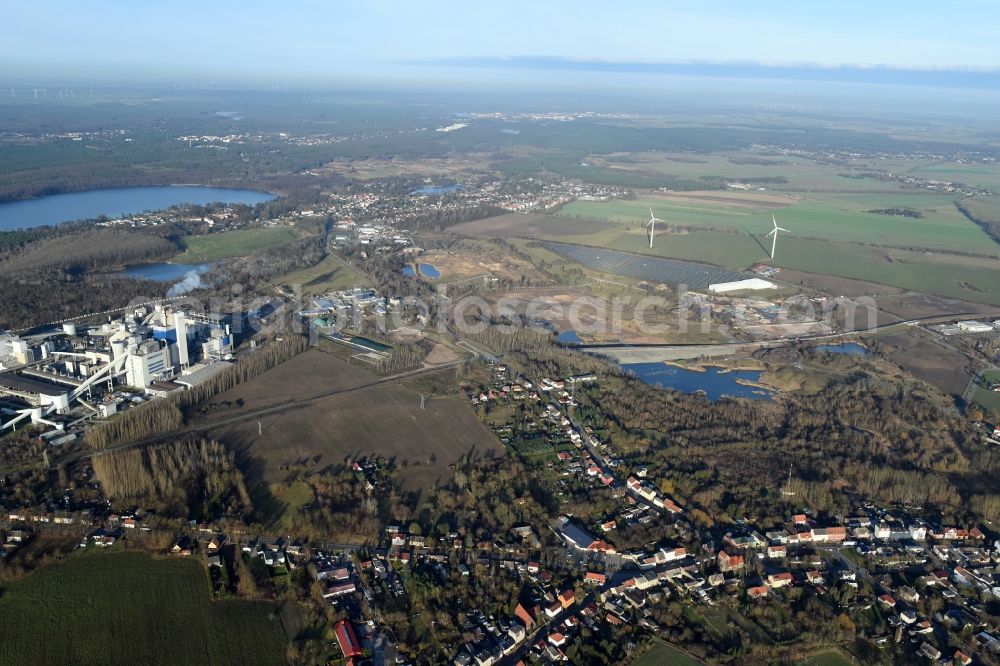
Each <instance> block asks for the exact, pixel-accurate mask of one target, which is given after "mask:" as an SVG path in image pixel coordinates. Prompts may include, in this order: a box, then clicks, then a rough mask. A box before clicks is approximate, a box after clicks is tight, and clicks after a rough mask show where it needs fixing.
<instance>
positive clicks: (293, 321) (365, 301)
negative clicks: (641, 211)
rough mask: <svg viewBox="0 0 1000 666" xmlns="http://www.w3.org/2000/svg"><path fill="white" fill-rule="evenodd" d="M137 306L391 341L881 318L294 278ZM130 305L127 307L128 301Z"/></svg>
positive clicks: (817, 304) (829, 304) (706, 300)
mask: <svg viewBox="0 0 1000 666" xmlns="http://www.w3.org/2000/svg"><path fill="white" fill-rule="evenodd" d="M136 300H137V302H136V303H135V304H134V309H135V310H136V311H137V312H141V313H144V312H148V311H149V309H150V308H151V307H160V308H169V309H171V310H173V311H176V312H186V313H188V315H189V316H190V317H193V318H194V319H196V320H197V321H201V322H208V323H212V322H215V323H217V324H219V325H221V326H226V327H228V330H230V331H231V333H232V334H234V335H235V336H236V337H237V338H240V337H247V336H253V335H260V334H265V335H266V334H271V335H280V334H282V333H286V332H294V333H297V334H302V335H309V337H310V338H311V339H312V340H313V341H314V342H315V341H317V340H318V338H319V337H320V336H323V335H325V336H336V335H339V334H341V333H343V332H345V331H352V332H355V333H360V334H364V332H366V331H367V332H373V333H376V334H378V335H379V336H384V337H386V338H391V337H392V336H393V335H395V334H400V333H406V334H411V333H426V332H428V331H435V332H437V333H439V334H449V333H451V334H455V335H459V336H461V335H472V336H475V335H479V334H482V333H484V332H485V331H487V330H490V331H492V332H493V333H495V334H501V335H504V334H506V335H515V334H519V333H520V332H522V331H524V330H525V329H528V330H530V331H533V332H536V333H539V334H553V333H561V332H566V331H572V332H573V333H575V334H576V336H582V337H589V338H591V339H600V340H614V339H669V337H670V336H671V335H677V336H685V335H688V334H697V335H698V336H699V337H702V336H709V335H710V334H712V333H714V332H724V333H727V334H730V335H734V334H738V333H740V332H743V333H745V334H747V335H748V336H750V337H754V336H761V337H772V338H774V337H786V338H794V337H816V336H822V335H825V334H834V333H854V332H865V331H871V330H872V329H874V328H875V327H876V326H877V325H878V321H879V310H878V305H877V303H876V301H875V299H874V298H872V297H868V296H862V297H858V298H846V297H840V298H822V297H812V298H810V297H807V296H805V295H802V294H799V295H794V296H790V297H787V298H781V299H774V300H768V299H766V298H763V297H754V298H732V297H718V296H714V295H709V294H705V293H702V292H699V291H694V290H690V289H688V287H687V286H686V285H679V286H678V287H677V288H676V289H675V290H674V291H672V292H670V293H644V294H628V293H626V294H622V295H616V296H612V297H610V298H598V297H595V296H590V295H583V294H579V293H574V292H573V291H572V290H571V289H567V290H566V293H563V294H560V293H558V290H555V291H553V290H551V289H549V290H547V291H546V293H544V294H538V295H525V293H524V292H513V293H509V294H497V293H490V294H488V295H483V294H476V293H471V294H468V295H464V296H461V297H448V296H446V295H443V294H437V293H436V294H431V295H429V296H400V297H385V296H383V295H381V294H379V293H377V292H376V291H375V290H373V289H371V288H367V287H358V288H356V289H352V290H346V291H342V292H337V293H336V294H330V295H327V296H320V297H305V296H304V295H303V291H302V286H301V285H293V286H291V287H290V289H289V291H288V292H286V293H284V294H283V295H282V296H261V295H247V294H246V293H245V292H244V290H243V289H242V287H241V286H240V285H234V286H232V287H231V288H230V289H229V290H228V291H227V292H226V293H223V294H219V295H216V296H213V297H210V298H208V299H201V298H197V297H195V296H193V295H189V296H182V297H177V298H173V299H170V300H169V301H161V302H160V303H158V304H155V305H152V306H151V304H150V301H147V300H145V299H136ZM125 310H128V308H125Z"/></svg>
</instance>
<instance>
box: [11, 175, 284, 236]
mask: <svg viewBox="0 0 1000 666" xmlns="http://www.w3.org/2000/svg"><path fill="white" fill-rule="evenodd" d="M276 198H277V197H275V195H273V194H270V193H268V192H258V191H256V190H236V189H230V188H222V187H197V186H193V185H183V186H176V187H175V186H162V187H117V188H111V189H106V190H89V191H87V192H73V193H70V194H54V195H52V196H49V197H42V198H41V199H29V200H27V201H12V202H9V203H3V204H0V231H10V230H12V229H27V228H30V227H40V226H43V225H46V224H60V223H62V222H72V221H74V220H89V219H93V218H95V217H99V216H101V215H107V216H108V217H119V216H122V215H134V214H136V213H142V212H144V211H155V210H164V209H166V208H170V207H171V206H178V205H181V204H196V205H204V204H210V203H227V204H237V203H239V204H247V205H251V206H252V205H254V204H258V203H262V202H264V201H270V200H272V199H276Z"/></svg>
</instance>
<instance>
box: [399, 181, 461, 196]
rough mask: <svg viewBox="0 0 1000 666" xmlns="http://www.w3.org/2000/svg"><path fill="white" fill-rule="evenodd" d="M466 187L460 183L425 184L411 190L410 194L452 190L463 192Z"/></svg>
mask: <svg viewBox="0 0 1000 666" xmlns="http://www.w3.org/2000/svg"><path fill="white" fill-rule="evenodd" d="M464 189H465V186H464V185H459V184H458V183H455V184H454V185H425V186H423V187H418V188H417V189H415V190H413V191H411V192H410V194H451V193H452V192H461V191H462V190H464Z"/></svg>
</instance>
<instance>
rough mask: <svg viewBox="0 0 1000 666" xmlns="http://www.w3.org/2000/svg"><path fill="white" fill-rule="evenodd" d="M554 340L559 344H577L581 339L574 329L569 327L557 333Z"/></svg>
mask: <svg viewBox="0 0 1000 666" xmlns="http://www.w3.org/2000/svg"><path fill="white" fill-rule="evenodd" d="M556 342H558V343H559V344H561V345H578V344H581V343H582V342H583V340H582V339H581V338H580V336H579V335H577V333H576V331H574V330H573V329H569V330H568V331H563V332H562V333H560V334H559V335H557V336H556Z"/></svg>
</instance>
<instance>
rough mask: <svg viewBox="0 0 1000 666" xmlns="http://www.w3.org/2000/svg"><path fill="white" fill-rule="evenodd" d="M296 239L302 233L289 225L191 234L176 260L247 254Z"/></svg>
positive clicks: (198, 260)
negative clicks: (182, 251)
mask: <svg viewBox="0 0 1000 666" xmlns="http://www.w3.org/2000/svg"><path fill="white" fill-rule="evenodd" d="M296 238H298V236H296V234H295V232H294V231H292V230H291V229H289V228H288V227H269V228H266V229H241V230H238V231H226V232H223V233H219V234H208V235H207V236H190V237H187V238H185V239H184V254H182V255H180V256H178V257H177V258H176V259H174V261H176V262H178V263H182V264H200V263H204V262H208V261H218V260H219V259H228V258H230V257H244V256H247V255H249V254H253V253H254V252H256V251H257V250H263V249H266V248H271V247H277V246H279V245H284V244H285V243H290V242H292V241H293V240H295V239H296Z"/></svg>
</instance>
